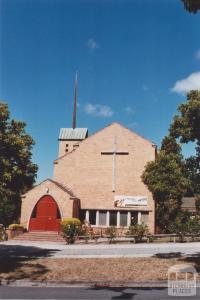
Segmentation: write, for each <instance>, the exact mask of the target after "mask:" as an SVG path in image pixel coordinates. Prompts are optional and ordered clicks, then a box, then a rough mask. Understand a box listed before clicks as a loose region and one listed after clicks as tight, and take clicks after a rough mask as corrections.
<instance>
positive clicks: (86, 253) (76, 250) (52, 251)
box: [0, 241, 200, 258]
mask: <svg viewBox="0 0 200 300" xmlns="http://www.w3.org/2000/svg"><path fill="white" fill-rule="evenodd" d="M10 251H11V252H13V251H14V253H15V254H16V253H17V254H18V255H20V254H21V255H25V256H26V255H31V254H34V253H39V252H41V251H46V252H48V257H53V258H55V257H57V258H65V257H66V258H72V257H75V258H78V257H80V258H92V257H94V258H95V257H97V258H100V257H102V258H103V257H150V256H159V255H166V256H169V255H170V256H172V257H173V255H174V256H177V255H179V256H181V255H195V256H196V255H198V256H199V255H200V243H199V242H194V243H162V244H146V243H145V244H111V245H110V244H97V245H89V244H88V245H85V244H83V245H78V244H75V245H63V244H58V243H42V242H40V243H38V242H26V243H22V242H15V241H10V242H4V243H1V244H0V256H2V257H3V256H6V255H8V253H9V252H10Z"/></svg>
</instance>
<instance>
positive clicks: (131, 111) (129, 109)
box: [124, 106, 134, 114]
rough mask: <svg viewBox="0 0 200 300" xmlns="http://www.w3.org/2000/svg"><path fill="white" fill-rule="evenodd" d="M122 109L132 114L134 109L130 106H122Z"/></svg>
mask: <svg viewBox="0 0 200 300" xmlns="http://www.w3.org/2000/svg"><path fill="white" fill-rule="evenodd" d="M124 111H125V112H126V113H128V114H133V113H134V109H133V108H132V107H131V106H126V107H124Z"/></svg>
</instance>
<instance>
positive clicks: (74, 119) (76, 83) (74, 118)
mask: <svg viewBox="0 0 200 300" xmlns="http://www.w3.org/2000/svg"><path fill="white" fill-rule="evenodd" d="M77 86H78V72H76V75H75V83H74V113H73V124H72V127H73V129H75V128H76V97H77Z"/></svg>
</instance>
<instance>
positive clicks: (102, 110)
mask: <svg viewBox="0 0 200 300" xmlns="http://www.w3.org/2000/svg"><path fill="white" fill-rule="evenodd" d="M84 110H85V112H86V114H88V115H93V116H98V117H106V118H108V117H112V115H113V114H114V112H113V111H112V109H111V108H110V107H109V106H107V105H100V104H91V103H88V104H86V105H85V108H84Z"/></svg>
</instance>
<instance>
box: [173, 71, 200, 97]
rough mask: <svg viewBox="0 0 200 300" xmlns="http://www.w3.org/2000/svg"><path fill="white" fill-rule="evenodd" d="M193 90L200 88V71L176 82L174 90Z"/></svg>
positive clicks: (184, 91) (178, 91)
mask: <svg viewBox="0 0 200 300" xmlns="http://www.w3.org/2000/svg"><path fill="white" fill-rule="evenodd" d="M191 90H200V72H196V73H192V74H191V75H189V76H188V77H187V78H184V79H182V80H178V81H176V82H175V84H174V86H173V88H172V89H171V91H172V92H176V93H179V94H184V93H187V92H189V91H191Z"/></svg>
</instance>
